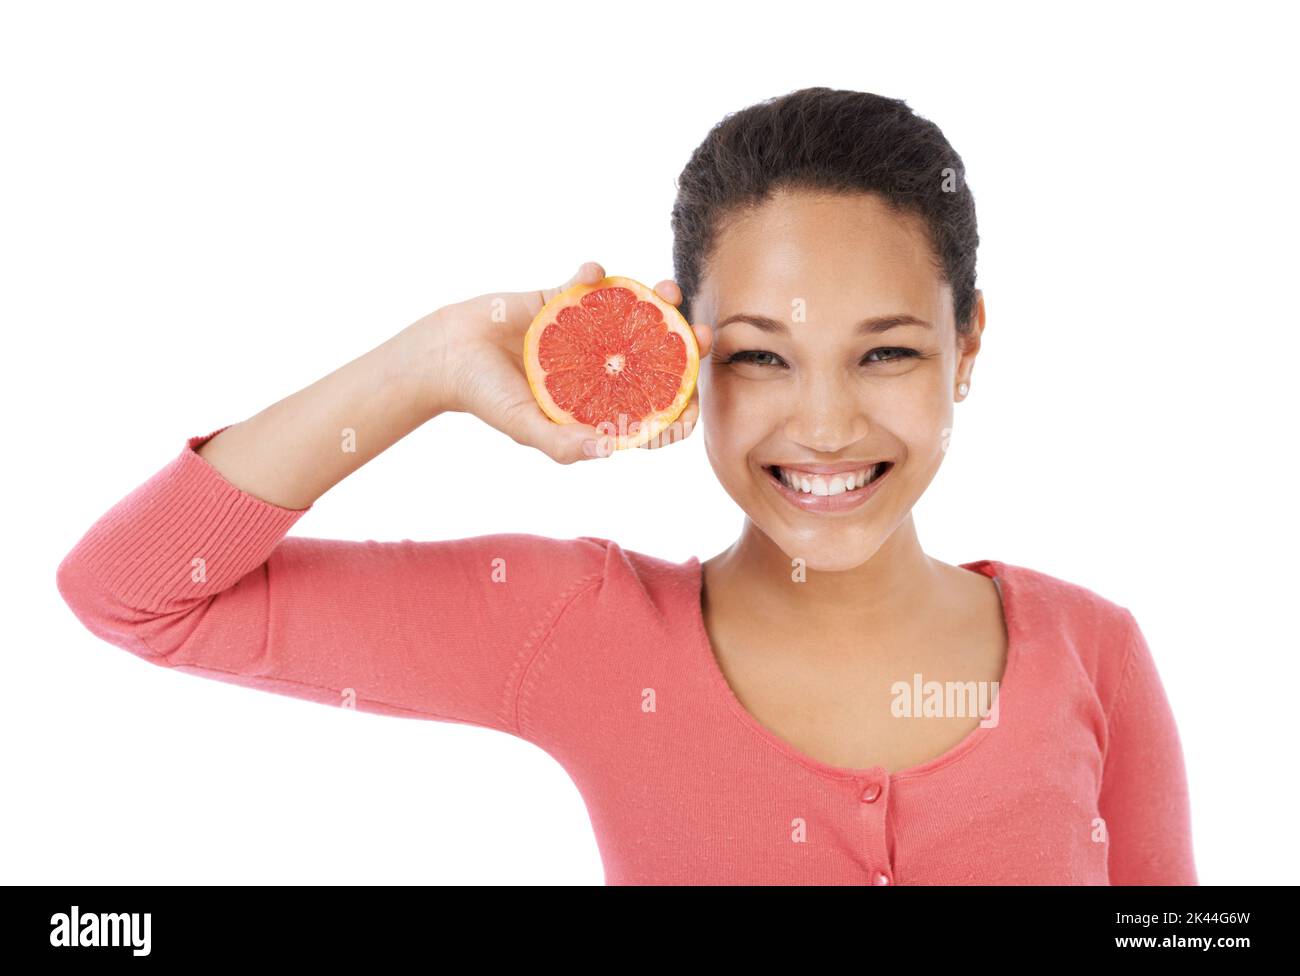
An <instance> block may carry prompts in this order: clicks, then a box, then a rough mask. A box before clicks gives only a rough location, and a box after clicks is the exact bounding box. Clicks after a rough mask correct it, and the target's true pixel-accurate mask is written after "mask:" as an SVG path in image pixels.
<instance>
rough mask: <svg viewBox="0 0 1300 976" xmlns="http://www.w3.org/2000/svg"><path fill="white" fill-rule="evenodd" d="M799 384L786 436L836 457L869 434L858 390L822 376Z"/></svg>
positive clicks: (831, 377) (791, 406)
mask: <svg viewBox="0 0 1300 976" xmlns="http://www.w3.org/2000/svg"><path fill="white" fill-rule="evenodd" d="M805 376H806V377H807V378H806V379H805V380H804V381H803V382H801V383H799V384H797V387H796V392H795V399H794V402H792V403H791V405H790V415H789V418H788V419H787V420H786V425H785V435H786V437H788V438H789V439H790V440H792V441H794V442H796V443H798V444H802V445H803V446H804V447H806V448H808V449H809V450H810V451H817V452H819V453H822V454H834V453H836V452H838V451H841V450H843V449H844V448H845V447H847V446H849V445H850V444H853V443H854V442H856V441H860V440H862V439H863V438H864V437H866V435H867V431H868V428H869V424H868V422H867V417H866V414H865V412H864V410H863V406H862V404H861V403H859V402H858V398H857V397H856V396H855V395H854V394H855V390H854V389H853V388H852V387H851V386H848V385H845V384H843V383H840V382H839V381H838V380H837V379H836V378H835V377H834V376H831V375H827V374H826V373H821V374H818V375H813V376H808V375H807V374H805Z"/></svg>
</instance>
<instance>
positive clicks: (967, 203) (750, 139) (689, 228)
mask: <svg viewBox="0 0 1300 976" xmlns="http://www.w3.org/2000/svg"><path fill="white" fill-rule="evenodd" d="M787 189H788V190H829V191H835V192H845V193H861V192H867V193H874V194H877V195H879V196H880V197H881V198H882V199H883V200H884V201H885V202H886V203H887V204H888V205H889V206H891V207H892V208H894V209H895V210H896V211H901V212H910V213H914V214H916V215H918V216H920V217H921V218H922V219H923V220H924V221H925V223H926V225H927V227H928V228H929V233H930V243H931V248H932V252H933V255H934V259H935V268H936V270H937V271H938V272H939V274H940V275H941V276H942V278H943V280H944V281H946V282H947V283H948V284H949V285H950V286H951V288H952V294H953V312H954V314H955V316H956V322H957V332H958V334H959V335H962V334H965V333H967V332H968V331H970V325H971V323H970V319H971V316H972V314H973V312H974V309H975V250H976V248H977V247H978V246H979V234H978V232H977V231H976V226H975V198H974V197H973V196H972V195H971V192H970V188H969V187H968V186H967V185H966V168H965V166H964V165H963V164H962V160H961V157H960V156H959V155H957V151H956V150H955V149H953V148H952V146H951V145H950V144H949V143H948V140H947V139H945V138H944V135H943V133H942V132H941V131H940V130H939V127H938V126H937V125H935V124H934V123H933V122H931V121H929V120H928V119H924V118H922V117H921V116H919V115H917V114H916V113H915V112H914V111H912V109H911V108H909V107H908V106H907V104H906V103H905V102H904V101H902V100H901V99H895V98H885V97H883V96H881V95H873V94H871V93H869V92H859V91H844V90H839V89H832V88H802V89H800V90H798V91H794V92H790V93H789V94H787V95H782V96H780V97H776V98H769V99H767V100H765V101H762V102H759V103H757V104H755V105H751V106H749V107H748V108H745V109H742V110H740V111H738V112H733V113H731V114H729V115H727V116H726V117H725V118H723V120H722V121H721V122H719V123H717V125H715V126H714V127H713V128H712V129H711V130H710V132H709V134H708V135H707V136H706V137H705V139H704V141H703V142H702V143H700V145H699V146H698V147H696V149H695V152H693V153H692V154H691V158H690V160H689V161H688V162H687V164H686V168H685V169H683V170H682V173H681V175H680V176H679V177H678V178H677V200H676V202H675V203H674V204H673V212H672V228H673V277H674V280H675V281H676V282H677V284H678V285H679V286H680V287H681V289H682V299H683V300H682V305H681V310H682V313H683V314H684V315H686V316H687V319H688V320H690V318H691V301H692V300H693V298H694V297H695V295H696V293H697V292H698V290H699V287H700V282H701V280H702V278H703V276H704V273H705V267H706V265H707V262H708V260H709V257H710V255H711V252H712V249H713V246H714V244H715V243H716V240H717V234H718V232H719V230H720V227H721V224H722V222H723V220H724V219H725V218H727V217H730V216H732V215H733V214H736V213H738V212H740V211H742V210H744V209H747V208H750V207H753V206H756V205H758V204H761V203H762V202H764V201H766V200H768V199H770V197H771V196H772V194H773V192H774V191H778V190H787Z"/></svg>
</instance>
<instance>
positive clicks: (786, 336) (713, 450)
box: [692, 192, 983, 571]
mask: <svg viewBox="0 0 1300 976" xmlns="http://www.w3.org/2000/svg"><path fill="white" fill-rule="evenodd" d="M931 253H932V252H931V250H930V247H929V244H928V240H927V236H926V230H925V224H924V222H923V221H922V220H921V219H920V218H919V217H914V216H912V215H899V214H896V213H893V212H892V211H890V210H889V209H888V207H887V206H886V205H885V204H884V203H883V202H882V201H881V200H880V198H878V197H876V196H874V195H868V194H856V195H845V194H823V193H809V192H793V193H785V194H779V195H777V196H775V197H774V198H773V199H772V200H770V201H769V202H767V203H765V204H763V205H762V207H760V208H759V209H758V210H756V211H753V212H750V213H747V214H745V215H744V216H742V217H739V218H737V219H735V220H734V221H733V222H730V223H728V224H727V225H726V226H725V229H723V231H722V232H721V234H720V235H719V238H718V241H717V243H716V245H715V248H714V251H713V253H712V255H711V256H710V259H709V263H708V267H707V269H706V274H705V277H704V279H703V280H702V282H701V284H700V288H699V290H698V293H697V295H696V297H695V299H694V301H693V303H692V304H693V308H692V318H693V319H694V320H695V321H700V322H708V323H710V324H712V326H713V329H714V337H713V348H712V350H711V353H710V355H709V358H708V361H707V363H705V364H703V368H702V369H701V371H700V386H701V394H702V395H701V397H700V404H701V416H702V419H703V422H704V442H705V450H706V451H707V453H708V455H709V461H710V463H711V464H712V465H713V470H714V471H715V472H716V474H717V476H718V479H719V480H720V481H721V482H722V485H723V487H724V488H725V489H726V491H727V493H728V494H729V495H730V496H731V497H732V498H733V499H735V501H736V503H737V504H738V505H740V507H741V508H742V509H743V510H744V511H745V514H746V515H747V516H748V517H749V519H750V521H751V522H753V523H754V525H756V526H757V527H758V528H759V529H760V530H761V531H762V532H763V533H764V534H765V535H767V537H768V538H769V539H771V540H772V541H773V542H774V543H775V544H776V545H777V546H778V547H780V549H781V550H782V551H783V552H784V553H785V554H786V555H787V556H789V557H791V558H792V559H793V558H802V559H803V560H805V564H806V565H807V566H808V568H810V569H820V570H824V571H837V570H845V569H852V568H854V567H856V566H859V565H861V564H862V563H864V562H866V561H867V560H868V559H870V558H871V556H872V555H873V554H874V553H875V552H876V551H877V550H878V549H879V548H880V547H881V545H882V544H883V543H884V542H885V541H886V540H887V539H888V538H889V537H890V535H891V534H892V533H893V532H894V530H895V529H896V528H897V527H898V526H899V525H900V524H901V523H903V522H904V521H905V520H906V519H907V518H908V516H909V514H910V512H911V510H912V506H913V504H914V503H915V502H916V500H917V499H918V498H920V497H921V494H922V493H923V492H924V491H925V489H926V487H927V486H928V485H929V484H930V481H931V480H932V479H933V478H934V476H935V473H936V472H937V471H938V469H939V465H940V463H941V462H942V461H943V456H944V451H945V449H946V448H947V443H948V436H949V433H950V431H951V427H952V413H953V403H954V400H955V399H956V398H957V393H956V387H957V384H958V383H960V382H962V381H963V380H965V381H969V376H970V368H971V366H972V365H973V361H974V356H975V353H976V352H977V351H978V348H979V344H978V343H979V340H978V335H979V331H980V330H981V329H982V326H983V302H982V298H981V299H980V301H979V304H978V310H977V316H976V318H977V324H976V330H975V333H974V335H973V336H972V337H971V338H970V339H968V340H967V342H966V343H965V344H964V345H960V346H959V343H958V340H957V334H956V329H955V323H954V319H953V305H952V290H951V288H950V287H949V286H948V285H947V284H946V283H944V282H943V281H942V279H941V277H940V274H939V272H938V271H936V269H935V267H934V264H933V258H932V257H931ZM903 317H907V318H908V319H909V321H907V322H901V323H900V322H895V321H894V320H897V319H900V318H903ZM910 320H915V321H910ZM864 322H868V323H869V324H868V326H867V328H868V329H869V331H865V332H860V331H859V329H858V326H859V323H864ZM763 323H766V324H767V325H768V328H766V329H765V328H763ZM924 323H928V324H924ZM870 324H874V325H875V326H876V328H875V329H870ZM878 461H888V462H892V464H891V466H890V467H889V469H888V470H887V471H886V472H885V474H884V475H883V477H881V479H880V481H879V483H878V484H875V483H868V484H867V486H866V487H865V488H855V489H853V490H849V491H844V490H843V489H844V488H845V487H846V484H845V482H844V480H843V479H844V477H845V476H844V475H842V474H841V475H839V478H840V480H839V482H838V483H837V481H836V480H835V478H834V476H833V475H832V474H829V473H828V474H824V475H823V476H822V480H821V481H820V483H819V481H818V478H817V477H815V476H812V471H813V470H815V466H818V465H821V466H826V465H834V466H836V467H839V466H841V465H843V464H844V463H845V462H847V466H848V467H849V468H851V469H853V470H860V469H867V468H870V467H871V466H872V465H873V464H874V463H875V462H878ZM772 465H778V466H782V467H784V468H785V469H786V471H787V477H793V478H794V479H796V483H797V484H798V486H799V489H800V490H799V491H798V492H797V493H796V491H794V490H791V489H789V488H785V487H782V485H781V484H780V483H779V482H778V481H777V480H776V478H775V477H774V475H773V473H772V472H771V466H772ZM800 466H802V467H803V469H804V470H803V471H796V472H790V471H789V469H790V468H799V467H800ZM854 483H855V484H856V481H855V482H854ZM804 487H810V488H812V489H813V493H812V494H805V493H804V492H803V491H802V489H803V488H804ZM824 493H825V494H824Z"/></svg>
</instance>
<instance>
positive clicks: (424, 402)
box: [394, 309, 460, 420]
mask: <svg viewBox="0 0 1300 976" xmlns="http://www.w3.org/2000/svg"><path fill="white" fill-rule="evenodd" d="M450 332H451V323H450V321H449V319H448V316H447V314H446V310H445V309H438V310H437V311H436V312H431V313H430V314H428V315H426V316H425V317H424V318H422V319H420V320H419V321H417V322H414V323H412V324H411V325H409V326H407V328H406V329H404V330H403V331H402V332H400V333H399V334H398V335H397V336H396V337H395V340H394V341H395V342H396V343H397V349H396V354H397V357H398V362H399V363H400V370H401V373H402V376H403V380H404V382H405V383H406V384H408V385H409V389H410V390H411V396H412V397H413V398H414V400H415V401H416V403H417V405H418V408H419V410H420V411H421V414H422V416H423V418H424V419H426V420H427V419H431V418H433V417H436V416H437V415H438V414H440V413H446V412H448V411H455V410H458V409H460V408H459V407H457V406H456V398H455V396H454V383H453V380H454V371H453V369H452V364H451V352H452V350H453V343H452V341H451V338H450Z"/></svg>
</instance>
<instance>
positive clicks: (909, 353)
mask: <svg viewBox="0 0 1300 976" xmlns="http://www.w3.org/2000/svg"><path fill="white" fill-rule="evenodd" d="M877 353H895V355H892V356H889V357H887V358H885V359H877V360H875V362H878V363H892V362H895V361H896V360H899V359H910V358H911V357H913V356H918V355H920V353H918V352H917V351H916V350H915V349H906V348H904V347H902V346H881V347H880V348H879V349H873V350H871V352H869V353H867V355H866V356H865V357H863V360H862V361H863V362H864V363H865V362H871V361H872V359H871V357H872V356H874V355H876V354H877Z"/></svg>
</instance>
